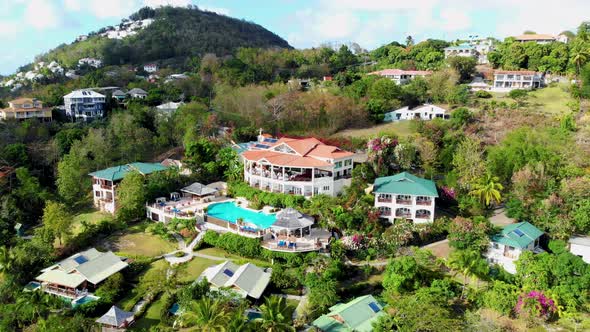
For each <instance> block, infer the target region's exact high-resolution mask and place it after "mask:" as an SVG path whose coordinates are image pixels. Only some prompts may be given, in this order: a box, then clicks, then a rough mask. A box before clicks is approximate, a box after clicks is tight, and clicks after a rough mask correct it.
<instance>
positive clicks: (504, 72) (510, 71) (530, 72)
mask: <svg viewBox="0 0 590 332" xmlns="http://www.w3.org/2000/svg"><path fill="white" fill-rule="evenodd" d="M494 74H517V75H518V74H520V75H535V74H537V72H536V71H532V70H494Z"/></svg>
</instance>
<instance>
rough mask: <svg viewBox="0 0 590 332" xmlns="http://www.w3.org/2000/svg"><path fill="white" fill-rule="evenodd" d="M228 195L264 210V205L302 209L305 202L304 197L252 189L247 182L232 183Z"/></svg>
mask: <svg viewBox="0 0 590 332" xmlns="http://www.w3.org/2000/svg"><path fill="white" fill-rule="evenodd" d="M228 193H229V194H230V195H232V196H234V197H244V198H246V199H247V200H248V201H250V206H251V207H253V208H262V207H263V206H264V205H270V206H274V207H281V208H284V207H301V206H303V203H304V202H305V198H303V196H296V195H287V194H279V193H270V192H266V191H262V190H258V189H255V188H252V187H250V186H249V185H248V184H247V183H245V182H231V183H230V184H229V185H228Z"/></svg>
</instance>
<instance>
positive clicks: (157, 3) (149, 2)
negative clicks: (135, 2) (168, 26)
mask: <svg viewBox="0 0 590 332" xmlns="http://www.w3.org/2000/svg"><path fill="white" fill-rule="evenodd" d="M190 4H191V1H190V0H144V1H143V5H144V6H149V7H152V8H157V7H162V6H172V7H186V6H188V5H190Z"/></svg>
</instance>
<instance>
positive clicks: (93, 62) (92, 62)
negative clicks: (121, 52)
mask: <svg viewBox="0 0 590 332" xmlns="http://www.w3.org/2000/svg"><path fill="white" fill-rule="evenodd" d="M78 65H79V66H82V65H88V66H90V67H94V68H99V67H102V60H100V59H95V58H82V59H80V60H78Z"/></svg>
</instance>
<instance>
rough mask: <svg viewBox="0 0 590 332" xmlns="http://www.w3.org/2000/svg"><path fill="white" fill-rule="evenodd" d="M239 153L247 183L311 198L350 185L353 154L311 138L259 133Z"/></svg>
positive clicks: (336, 191)
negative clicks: (274, 136)
mask: <svg viewBox="0 0 590 332" xmlns="http://www.w3.org/2000/svg"><path fill="white" fill-rule="evenodd" d="M242 148H243V149H245V151H243V152H241V155H240V156H241V158H242V159H243V161H244V179H245V181H246V182H248V183H249V184H250V186H252V187H255V188H259V189H261V190H267V191H272V192H277V193H286V194H293V195H302V196H305V197H311V196H314V195H318V194H326V195H329V196H336V195H338V194H339V193H340V192H342V190H343V188H344V186H349V185H350V179H351V176H352V167H353V156H354V153H352V152H348V151H344V150H342V149H340V148H338V147H335V146H331V145H327V144H324V143H322V142H320V141H319V140H317V139H315V138H303V139H296V138H281V139H276V138H272V137H267V136H265V135H262V134H260V135H259V136H258V141H257V142H254V143H250V144H246V146H245V147H242Z"/></svg>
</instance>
